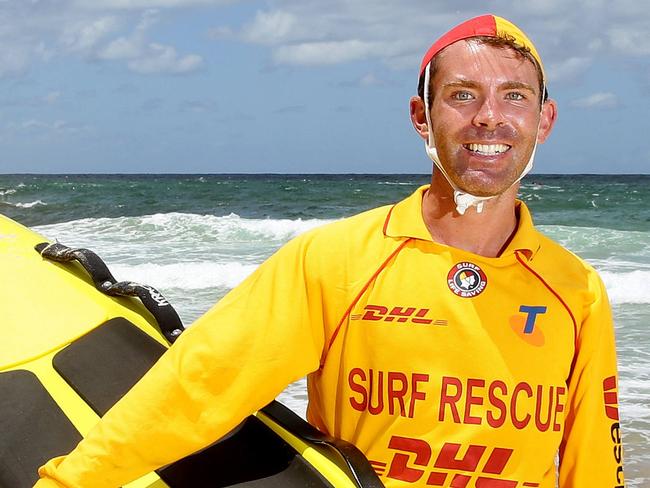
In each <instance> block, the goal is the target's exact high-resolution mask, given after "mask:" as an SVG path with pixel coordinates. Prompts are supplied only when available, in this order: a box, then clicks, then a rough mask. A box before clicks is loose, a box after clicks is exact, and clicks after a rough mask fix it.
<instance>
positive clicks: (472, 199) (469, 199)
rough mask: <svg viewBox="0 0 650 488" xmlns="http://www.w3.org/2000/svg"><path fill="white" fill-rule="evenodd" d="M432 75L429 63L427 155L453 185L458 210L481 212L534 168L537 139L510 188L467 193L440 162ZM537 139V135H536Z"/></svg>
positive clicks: (427, 82)
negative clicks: (432, 109) (433, 120)
mask: <svg viewBox="0 0 650 488" xmlns="http://www.w3.org/2000/svg"><path fill="white" fill-rule="evenodd" d="M430 77H431V63H429V64H428V65H427V68H426V70H425V72H424V111H425V114H426V118H427V126H428V127H429V137H428V140H427V141H425V142H424V147H425V149H426V152H427V155H428V156H429V158H431V160H432V161H433V164H435V165H436V168H438V170H439V171H440V172H441V173H442V174H443V176H444V177H445V179H446V180H447V182H448V183H449V185H450V186H451V187H452V189H453V190H454V203H456V211H457V212H458V213H459V214H460V215H464V214H465V212H466V211H467V209H468V208H470V207H476V212H477V213H481V212H482V211H483V204H484V203H485V202H486V201H487V200H491V199H492V198H495V197H498V196H499V195H501V193H503V192H505V191H506V190H508V189H509V188H512V185H515V184H517V183H518V182H519V181H521V179H522V178H523V177H524V176H526V175H527V174H528V173H529V172H530V170H531V169H533V160H534V159H535V152H536V151H537V140H535V145H534V146H533V152H532V153H531V154H530V159H529V160H528V164H526V167H525V168H524V169H523V171H522V172H521V174H520V175H519V177H518V178H517V179H516V180H515V181H514V182H513V183H512V185H511V186H510V187H509V188H506V190H503V192H501V193H498V194H496V195H489V196H486V197H479V196H477V195H472V194H471V193H467V192H465V191H463V190H461V189H460V188H458V186H457V185H456V184H455V183H454V182H453V181H452V180H451V178H450V177H449V175H448V174H447V171H445V168H443V166H442V164H441V163H440V157H439V156H438V150H437V149H436V144H435V141H434V139H433V130H432V125H431V113H430V109H429V80H430ZM540 112H541V110H540ZM540 123H541V117H540V121H539V122H538V123H537V132H536V134H535V136H537V133H539V124H540ZM535 139H537V137H535Z"/></svg>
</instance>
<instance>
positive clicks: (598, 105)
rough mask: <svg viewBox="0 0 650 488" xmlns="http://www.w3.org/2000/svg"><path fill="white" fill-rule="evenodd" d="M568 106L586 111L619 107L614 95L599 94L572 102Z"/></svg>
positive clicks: (608, 93)
mask: <svg viewBox="0 0 650 488" xmlns="http://www.w3.org/2000/svg"><path fill="white" fill-rule="evenodd" d="M570 105H571V106H572V107H578V108H587V109H611V108H616V107H618V106H619V100H618V97H617V96H616V95H615V94H614V93H610V92H599V93H594V94H592V95H589V96H588V97H584V98H578V99H576V100H573V101H572V102H571V103H570Z"/></svg>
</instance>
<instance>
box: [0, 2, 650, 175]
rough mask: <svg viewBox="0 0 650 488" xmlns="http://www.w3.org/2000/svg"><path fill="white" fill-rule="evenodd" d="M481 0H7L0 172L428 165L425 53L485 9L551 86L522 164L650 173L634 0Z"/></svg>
mask: <svg viewBox="0 0 650 488" xmlns="http://www.w3.org/2000/svg"><path fill="white" fill-rule="evenodd" d="M480 3H481V9H476V5H477V4H478V2H470V1H467V0H453V1H431V0H428V1H426V0H406V1H399V2H394V1H379V0H346V1H344V0H332V1H325V0H304V1H298V0H275V1H236V0H132V1H129V0H30V1H25V0H5V1H3V2H1V3H0V40H1V42H0V86H1V87H2V89H1V91H0V114H1V117H0V148H2V150H1V151H0V172H2V173H15V172H36V173H122V172H126V173H148V172H180V173H187V172H190V173H223V172H274V173H275V172H277V173H285V172H294V173H296V172H298V173H299V172H307V173H322V172H324V173H327V172H334V173H341V172H351V173H383V172H386V173H426V172H428V171H430V168H431V163H430V162H429V160H428V159H427V157H426V155H425V153H424V150H423V147H422V143H421V141H420V139H419V138H418V137H417V136H416V134H415V133H414V131H413V129H412V127H411V125H410V121H409V118H408V99H409V97H410V96H411V95H413V94H414V92H415V90H416V84H417V79H416V78H417V70H418V66H419V62H420V58H421V56H422V55H423V53H424V52H425V51H426V49H427V48H428V47H429V45H430V44H431V43H432V42H433V41H434V40H435V39H436V38H437V37H438V36H439V35H440V34H442V33H443V32H445V31H446V30H448V29H449V28H450V27H452V26H453V25H455V24H456V23H458V22H460V21H462V20H465V19H467V18H469V17H472V16H475V15H480V14H483V13H487V12H492V13H495V14H497V15H501V16H504V17H506V18H508V19H510V20H512V21H513V22H515V23H516V24H518V25H519V26H520V27H521V28H522V29H523V30H524V31H526V32H527V33H528V34H529V36H530V37H531V38H532V39H533V41H534V42H535V43H536V45H537V48H538V50H539V51H540V54H541V56H542V59H543V60H544V63H545V66H546V70H547V72H548V75H549V78H550V81H549V91H550V94H551V96H552V97H553V98H555V99H556V100H557V101H558V103H559V107H560V110H559V120H558V123H557V125H556V127H555V131H554V133H553V134H552V136H551V138H550V140H549V141H548V142H547V143H546V144H544V145H543V146H541V147H540V149H539V151H538V155H537V158H536V167H535V170H534V171H535V172H537V173H648V172H650V171H649V168H650V145H648V143H647V141H648V139H649V135H650V121H649V120H650V118H649V116H648V112H649V110H650V42H649V39H648V36H649V35H650V34H649V33H650V9H648V8H647V6H645V5H644V2H639V1H637V0H620V1H613V2H612V1H608V2H606V1H604V0H573V1H571V0H569V1H566V0H565V1H560V0H531V1H528V2H516V1H514V0H497V1H487V2H480ZM524 4H525V6H524Z"/></svg>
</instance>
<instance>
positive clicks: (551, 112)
mask: <svg viewBox="0 0 650 488" xmlns="http://www.w3.org/2000/svg"><path fill="white" fill-rule="evenodd" d="M556 120H557V104H556V103H555V100H552V99H550V98H549V99H548V100H546V101H545V102H544V105H542V114H541V118H540V120H539V132H538V133H537V142H538V143H539V144H542V143H543V142H544V141H546V139H548V136H550V135H551V131H552V130H553V126H554V125H555V121H556Z"/></svg>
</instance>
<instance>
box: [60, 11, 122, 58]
mask: <svg viewBox="0 0 650 488" xmlns="http://www.w3.org/2000/svg"><path fill="white" fill-rule="evenodd" d="M118 26H119V23H118V21H117V19H116V18H115V17H113V16H107V17H101V18H99V19H94V20H91V21H87V20H78V21H76V22H73V23H71V24H69V25H66V26H64V30H63V33H62V35H61V42H62V43H63V44H64V45H65V46H66V47H67V48H68V49H69V50H71V51H88V50H90V49H92V48H93V47H95V46H96V45H97V43H98V42H99V41H101V40H102V39H103V38H105V37H106V36H107V35H108V34H110V33H111V32H114V31H115V30H116V29H117V28H118Z"/></svg>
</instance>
